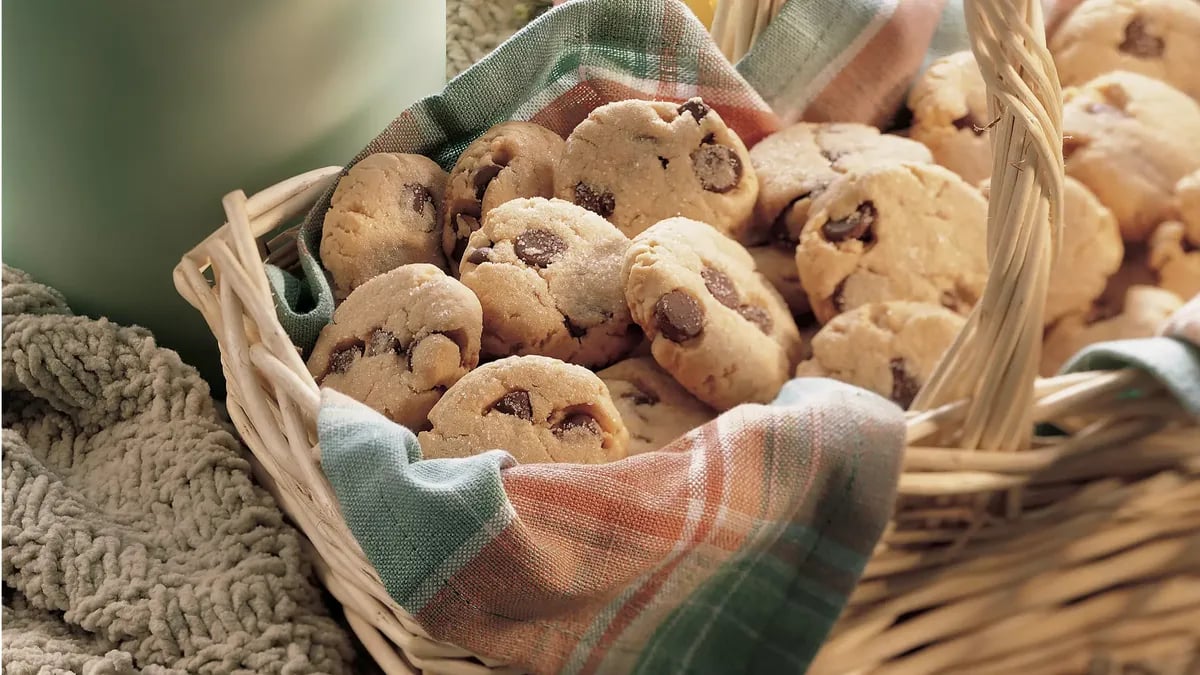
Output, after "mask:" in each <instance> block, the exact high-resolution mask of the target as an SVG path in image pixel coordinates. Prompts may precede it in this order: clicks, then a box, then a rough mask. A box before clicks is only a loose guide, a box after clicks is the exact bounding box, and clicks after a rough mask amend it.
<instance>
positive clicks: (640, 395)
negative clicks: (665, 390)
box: [621, 385, 659, 405]
mask: <svg viewBox="0 0 1200 675" xmlns="http://www.w3.org/2000/svg"><path fill="white" fill-rule="evenodd" d="M634 387H635V388H634V390H633V391H627V392H625V393H624V394H621V398H624V399H629V400H630V401H632V402H633V404H634V405H654V404H655V403H658V400H659V399H658V396H655V395H654V394H653V393H652V392H649V391H646V390H645V389H642V388H641V387H638V386H637V385H634Z"/></svg>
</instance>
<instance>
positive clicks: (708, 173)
mask: <svg viewBox="0 0 1200 675" xmlns="http://www.w3.org/2000/svg"><path fill="white" fill-rule="evenodd" d="M556 195H557V196H558V197H559V198H560V199H564V200H567V201H570V202H573V203H575V204H578V205H580V206H583V207H584V208H587V209H588V210H590V211H593V212H595V213H597V214H599V215H600V216H602V217H604V218H607V219H608V220H609V221H610V222H612V223H613V224H614V225H616V226H617V227H618V228H620V230H621V231H622V232H624V233H625V234H626V235H628V236H633V235H636V234H638V233H639V232H642V231H643V230H645V229H646V228H648V227H650V226H651V225H653V224H654V223H656V222H658V221H659V220H662V219H663V218H669V217H672V216H685V217H688V218H693V219H696V220H700V221H702V222H705V223H708V224H709V225H711V226H712V227H715V228H716V229H718V230H720V231H722V232H725V233H728V234H730V235H731V236H737V235H738V234H739V233H740V232H742V231H744V230H746V229H747V228H749V227H750V226H751V225H752V222H753V210H754V201H755V199H756V198H757V196H758V179H757V177H756V176H755V173H754V167H753V166H751V164H750V158H749V155H748V153H747V152H746V146H745V145H743V144H742V141H741V139H740V138H738V136H737V134H735V133H734V132H733V131H732V130H731V129H729V127H727V126H726V125H725V122H724V121H722V120H721V117H720V115H718V114H717V112H716V111H715V110H712V109H711V108H709V106H708V105H707V104H705V103H704V102H703V101H701V100H700V99H692V100H690V101H688V102H686V103H683V104H682V105H677V104H674V103H665V102H661V101H639V100H629V101H619V102H616V103H609V104H607V105H603V106H600V107H599V108H596V109H595V110H593V111H592V113H591V114H590V115H588V117H587V119H585V120H584V121H583V122H580V123H579V126H577V127H576V128H575V130H574V131H572V132H571V135H570V136H568V137H567V145H566V150H565V151H564V153H563V159H562V162H561V163H560V164H559V167H558V173H557V176H556Z"/></svg>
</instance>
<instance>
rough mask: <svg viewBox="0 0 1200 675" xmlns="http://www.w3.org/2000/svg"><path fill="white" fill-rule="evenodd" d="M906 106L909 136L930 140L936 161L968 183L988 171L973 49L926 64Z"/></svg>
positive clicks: (982, 91) (983, 100)
mask: <svg viewBox="0 0 1200 675" xmlns="http://www.w3.org/2000/svg"><path fill="white" fill-rule="evenodd" d="M908 107H909V108H911V109H912V113H913V125H912V131H911V134H912V138H913V140H917V141H920V142H921V143H924V144H925V145H926V146H928V148H929V151H930V152H932V153H933V159H934V161H935V162H937V163H938V164H941V165H942V166H944V167H946V168H947V169H950V170H951V171H953V172H954V173H957V174H958V175H959V176H962V178H963V180H965V181H967V182H968V183H970V184H972V185H975V184H976V183H978V182H979V181H981V180H983V179H985V178H988V177H989V176H991V175H992V148H991V141H990V140H989V138H988V125H989V124H990V123H991V120H990V119H988V109H987V90H986V86H985V85H984V83H983V74H982V73H980V71H979V64H977V63H976V62H975V56H974V55H973V54H971V52H969V51H965V52H956V53H954V54H950V55H948V56H944V57H942V58H940V59H938V60H936V61H934V62H933V63H932V64H930V65H929V69H928V70H926V71H925V74H924V75H922V76H921V78H920V79H919V80H917V83H916V84H915V85H913V89H912V92H911V93H910V94H909V95H908Z"/></svg>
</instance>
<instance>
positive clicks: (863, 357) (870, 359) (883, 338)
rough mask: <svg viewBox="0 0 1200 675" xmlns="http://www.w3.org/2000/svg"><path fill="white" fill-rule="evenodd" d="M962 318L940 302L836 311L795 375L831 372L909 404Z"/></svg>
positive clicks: (832, 375) (902, 404)
mask: <svg viewBox="0 0 1200 675" xmlns="http://www.w3.org/2000/svg"><path fill="white" fill-rule="evenodd" d="M965 324H966V319H965V318H963V317H962V316H960V315H958V314H955V313H954V312H951V311H950V310H948V309H946V308H945V307H942V306H941V305H931V304H928V303H919V302H905V301H896V302H881V303H874V304H870V305H863V306H862V307H858V308H857V309H854V310H851V311H849V312H846V313H845V314H839V315H838V316H836V317H834V319H833V320H832V321H830V322H829V323H827V324H825V326H824V327H823V328H821V330H820V332H818V333H817V335H816V337H814V338H813V340H812V352H813V354H812V358H810V359H809V360H807V361H804V362H803V363H801V364H800V365H799V366H798V367H797V368H796V377H829V378H833V379H835V380H841V381H842V382H846V383H849V384H853V385H856V386H859V387H862V388H863V389H869V390H871V391H873V392H875V393H877V394H879V395H880V396H886V397H888V398H890V399H891V400H892V401H895V402H896V404H898V405H899V406H900V407H902V408H908V406H909V405H911V404H912V401H913V398H914V397H916V395H917V392H918V391H920V390H921V387H923V386H925V383H926V382H927V381H928V380H929V376H930V375H932V374H933V370H934V368H935V367H936V366H937V364H938V362H939V361H940V360H941V359H942V356H943V355H944V354H945V353H946V350H947V349H949V348H950V345H951V344H952V343H953V342H954V338H955V337H957V336H958V334H959V332H961V331H962V329H963V326H964V325H965Z"/></svg>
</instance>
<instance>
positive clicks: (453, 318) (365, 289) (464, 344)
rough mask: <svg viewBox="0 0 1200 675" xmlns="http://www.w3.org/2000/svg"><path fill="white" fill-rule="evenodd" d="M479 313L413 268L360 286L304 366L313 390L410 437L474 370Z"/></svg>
mask: <svg viewBox="0 0 1200 675" xmlns="http://www.w3.org/2000/svg"><path fill="white" fill-rule="evenodd" d="M482 323H483V312H482V309H481V308H480V306H479V301H478V300H477V299H476V298H475V295H474V294H473V293H471V291H470V290H469V289H468V288H467V287H466V286H463V285H462V284H461V283H459V282H458V281H456V280H454V279H453V278H451V277H448V276H446V274H445V273H444V272H442V271H441V270H440V269H438V268H437V267H434V266H433V265H428V264H423V263H414V264H412V265H405V266H403V267H399V268H396V269H394V270H392V271H390V272H387V273H385V274H382V275H379V276H377V277H375V278H373V279H371V280H370V281H368V282H366V283H365V284H363V285H362V286H359V287H358V288H357V289H355V290H354V292H352V293H351V294H350V296H349V297H347V298H346V300H345V301H344V302H343V303H342V304H341V305H340V306H338V308H337V309H336V310H335V311H334V313H333V322H332V323H330V324H329V325H327V326H325V328H323V329H321V335H320V336H319V337H318V338H317V343H316V345H315V346H314V347H313V351H312V354H311V355H310V356H309V359H308V370H309V372H310V373H311V374H312V376H313V378H314V379H315V380H316V381H317V384H319V385H321V386H322V387H329V388H331V389H336V390H337V391H340V392H342V393H343V394H346V395H347V396H349V397H351V398H353V399H356V400H358V401H360V402H362V403H364V404H366V405H368V406H370V407H372V408H374V409H375V410H378V411H379V412H381V413H383V414H384V415H385V416H387V417H388V418H389V419H391V420H393V421H395V422H397V423H399V424H403V425H405V426H407V427H409V428H411V429H413V430H420V429H423V428H425V427H426V425H427V415H428V413H429V410H430V408H432V407H433V405H434V404H435V403H437V401H438V399H440V398H441V396H442V393H443V392H444V391H445V390H446V388H447V387H449V386H450V385H453V384H454V383H455V382H457V381H458V379H459V378H460V377H462V376H463V375H465V374H466V373H467V371H469V370H471V369H472V368H474V367H475V366H476V364H478V363H479V337H480V332H481V330H482Z"/></svg>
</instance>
